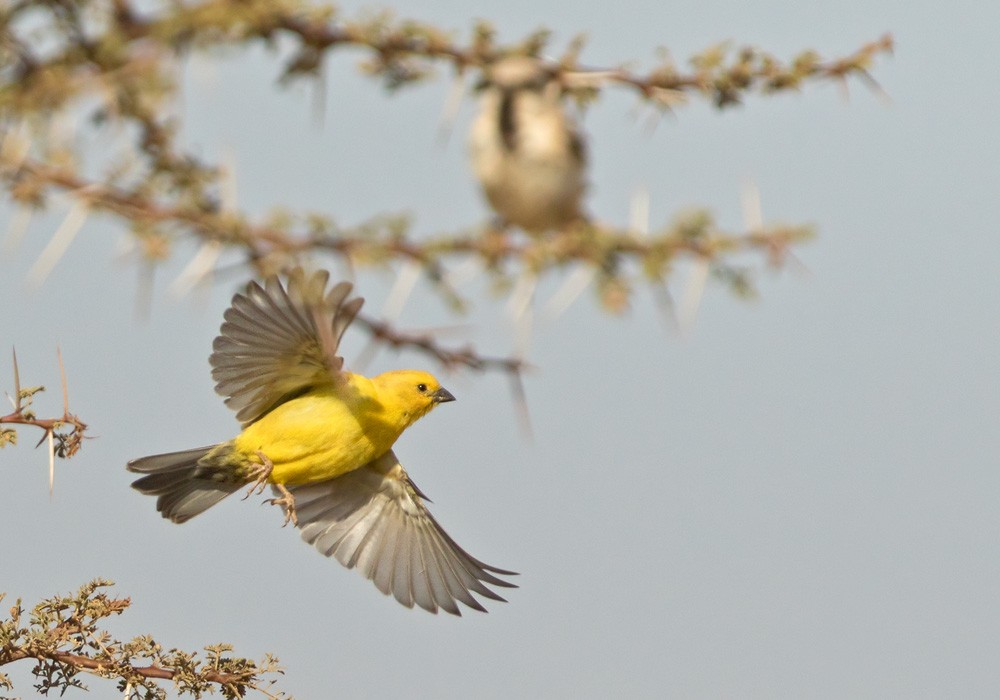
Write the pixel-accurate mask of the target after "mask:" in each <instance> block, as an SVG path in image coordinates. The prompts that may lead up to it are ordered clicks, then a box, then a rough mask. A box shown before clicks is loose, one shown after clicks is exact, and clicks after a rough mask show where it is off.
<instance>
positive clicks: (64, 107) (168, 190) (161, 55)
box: [0, 0, 892, 368]
mask: <svg viewBox="0 0 1000 700" xmlns="http://www.w3.org/2000/svg"><path fill="white" fill-rule="evenodd" d="M548 41H549V36H548V33H547V32H545V31H539V32H536V33H534V34H532V35H530V36H529V37H527V38H525V39H524V40H523V41H520V42H517V43H514V44H508V45H504V44H501V43H499V42H498V41H497V38H496V34H495V31H494V30H493V28H492V27H491V26H490V25H489V24H488V23H485V22H480V23H478V24H477V25H475V27H474V28H473V30H472V34H471V37H470V38H469V39H468V40H467V41H464V42H463V41H459V40H456V39H455V37H454V35H453V34H452V33H451V32H448V31H446V30H443V29H441V28H438V27H436V26H433V25H430V24H426V23H422V22H419V21H414V20H404V19H396V18H395V17H393V16H392V15H391V14H389V13H382V14H376V15H372V14H368V15H366V16H362V17H359V18H351V17H346V16H344V15H342V14H341V13H339V12H338V11H337V10H336V9H334V8H333V7H331V6H324V5H317V4H315V3H312V2H309V1H308V0H200V1H196V0H192V1H188V2H163V3H159V4H157V5H155V6H154V9H150V8H149V4H144V5H143V9H142V10H140V9H139V3H137V2H134V1H133V0H71V1H67V0H20V1H19V2H14V3H9V4H8V5H7V6H6V7H5V8H3V9H0V137H2V143H0V186H2V187H3V188H4V189H6V191H7V193H8V195H9V196H10V198H11V200H12V201H13V202H14V203H15V204H16V205H18V206H20V207H22V208H24V209H25V210H40V209H46V208H49V207H51V206H53V204H54V199H55V201H56V202H58V199H60V198H61V199H63V200H65V199H67V198H68V199H69V200H70V201H71V202H72V203H73V204H72V206H71V207H70V208H69V213H68V214H67V216H66V220H65V221H64V223H63V226H61V227H60V228H59V231H57V232H56V236H54V237H53V241H52V244H50V246H49V248H48V249H47V250H48V251H49V257H50V258H51V259H50V260H47V261H46V262H47V264H46V265H39V269H40V270H42V271H44V270H46V269H50V268H51V265H52V264H54V260H56V259H58V256H59V255H60V254H61V251H63V250H65V248H66V247H67V246H68V242H69V240H71V238H72V236H74V235H75V234H76V232H77V231H79V229H80V227H81V226H82V223H83V221H84V219H85V218H86V217H87V216H88V215H90V214H92V213H100V214H103V215H109V216H111V217H113V218H115V219H118V220H119V221H121V222H123V223H125V224H126V225H127V226H128V227H129V229H130V231H131V233H132V234H133V240H134V241H135V243H136V249H137V251H138V252H139V254H140V255H141V257H142V258H143V259H144V260H145V261H146V262H147V263H148V264H150V265H155V264H157V263H158V262H160V261H162V260H164V259H166V258H167V257H169V256H170V254H171V250H172V248H173V247H174V246H175V245H176V244H178V243H180V242H183V241H191V240H194V241H197V242H198V243H199V244H200V248H199V253H198V254H197V255H196V257H195V259H194V260H192V264H191V266H190V267H192V268H193V269H194V276H195V277H198V276H200V277H207V276H208V275H209V274H211V273H212V272H213V271H215V270H217V269H218V266H219V259H220V256H221V255H222V254H223V253H225V252H228V253H231V254H232V253H235V254H236V255H237V257H238V258H239V259H240V260H241V261H242V263H243V264H248V265H250V266H251V267H252V268H254V269H255V271H256V272H257V273H259V274H261V275H266V274H270V273H273V272H276V271H279V270H283V269H284V270H287V269H289V268H291V267H293V266H296V265H303V264H305V265H307V266H308V265H310V264H315V263H316V260H315V259H316V258H317V257H321V256H325V257H331V258H334V259H336V260H339V261H342V262H344V263H346V264H347V265H348V266H350V267H353V266H358V265H374V266H386V265H390V264H393V263H413V264H417V265H419V267H420V269H421V270H422V272H423V274H424V276H425V278H426V279H427V280H428V281H429V282H430V284H431V285H432V286H433V287H434V289H436V290H437V291H438V292H439V293H440V294H441V295H442V297H443V298H444V299H445V300H446V301H448V302H450V303H452V305H454V306H455V307H457V308H461V306H462V300H461V298H460V297H459V296H458V294H457V292H456V291H455V290H454V289H452V288H451V287H450V286H449V284H448V277H449V275H448V269H449V266H450V265H452V264H455V263H457V262H460V261H464V260H469V259H471V260H475V261H477V262H478V263H480V264H481V266H482V268H483V269H484V270H486V271H487V273H488V274H490V275H491V276H492V277H493V278H494V282H496V283H497V284H496V285H495V286H497V287H499V288H504V287H510V286H511V285H512V284H513V281H514V280H516V279H520V278H522V277H523V276H525V275H530V276H533V277H538V276H541V275H543V274H545V273H550V272H551V273H556V272H558V271H561V270H564V269H568V268H580V267H583V268H589V269H591V270H592V271H593V279H594V280H596V287H597V290H598V293H599V297H600V299H601V301H602V302H603V303H604V305H605V306H606V307H608V308H611V309H615V310H618V309H621V308H623V307H624V306H625V305H626V304H627V302H628V299H629V295H630V293H631V289H632V288H633V287H634V286H635V283H636V280H639V281H640V283H648V284H650V285H661V284H662V283H663V281H664V280H665V279H666V278H667V277H668V276H669V274H670V272H671V270H672V268H673V266H674V263H675V261H676V259H677V258H678V257H679V256H690V257H692V258H694V259H695V260H696V261H698V263H699V264H707V265H710V266H711V267H712V269H713V270H714V271H715V273H716V278H717V279H719V280H722V281H724V282H725V283H726V284H727V285H728V286H729V287H730V288H731V289H732V290H733V291H735V292H737V293H748V292H751V291H752V276H751V274H750V272H749V270H747V269H745V268H741V267H739V266H737V265H736V264H735V263H734V262H733V261H732V260H733V258H734V256H735V255H737V254H739V253H741V252H754V253H758V254H760V253H763V254H764V255H765V257H766V259H767V260H768V261H770V262H771V263H772V264H775V265H779V264H781V262H782V260H783V259H784V253H785V251H787V250H788V248H789V247H790V246H791V245H793V244H796V243H799V242H801V241H803V240H805V239H806V238H808V237H809V236H810V234H811V229H810V228H809V227H808V226H787V227H782V226H760V227H758V228H756V229H754V230H750V231H746V232H737V233H731V232H726V231H721V230H719V229H718V227H716V226H715V225H714V223H713V222H712V220H711V217H709V216H708V215H707V214H704V213H697V214H693V215H689V216H686V217H679V218H678V219H677V220H676V221H675V222H674V223H672V224H669V225H667V226H665V227H663V228H662V229H661V230H659V231H655V232H653V233H650V234H648V235H641V234H639V233H637V232H635V231H631V230H628V229H623V228H620V227H616V226H613V225H609V224H605V223H598V222H590V223H588V224H586V225H582V226H577V227H575V228H570V229H567V230H564V231H558V232H554V233H553V234H552V235H549V236H546V237H544V238H542V239H525V238H524V237H521V236H519V235H516V234H513V233H510V232H508V231H499V230H496V229H495V228H494V227H492V226H489V225H486V226H476V227H470V228H468V229H467V230H462V231H458V232H455V233H445V234H437V235H429V234H426V233H424V232H419V231H414V229H413V226H412V225H411V224H410V222H409V221H408V220H406V219H405V218H404V217H399V216H396V217H393V216H384V215H383V216H376V217H373V218H371V219H370V220H369V221H368V222H365V223H362V224H361V225H358V226H353V227H343V226H339V225H337V224H335V223H334V222H333V220H332V219H331V218H330V217H328V216H326V215H323V214H314V213H302V214H291V213H288V212H284V211H275V212H274V213H272V214H271V215H269V216H266V217H263V218H261V219H259V220H252V219H251V218H250V217H249V216H248V215H246V214H244V213H243V212H241V211H239V210H237V209H236V208H235V207H234V206H229V204H228V203H227V202H226V201H225V196H224V194H223V192H224V189H225V187H224V185H225V177H226V175H225V173H224V172H223V170H222V169H220V168H218V167H216V166H214V165H212V164H210V163H205V162H203V161H202V160H201V159H200V158H198V157H196V156H195V155H193V154H192V152H191V151H190V150H189V149H188V148H187V147H186V146H184V145H183V144H180V143H179V138H178V126H179V122H178V119H177V117H176V102H177V96H178V85H177V82H178V75H179V73H180V71H179V68H180V66H181V65H182V63H183V62H184V61H185V59H186V57H187V56H188V55H189V54H190V53H191V52H192V51H195V50H197V51H211V50H213V49H219V48H230V49H231V48H233V47H248V46H251V45H254V44H258V43H261V42H262V43H264V44H265V45H266V46H268V47H272V48H275V49H276V51H275V53H276V54H277V56H278V60H279V61H281V62H282V64H283V65H282V72H281V79H282V80H283V81H287V80H291V79H296V78H312V79H316V80H323V73H322V70H323V64H324V61H325V60H326V57H327V56H328V53H329V52H330V51H332V50H335V49H339V48H345V47H353V48H355V49H357V50H360V51H362V52H364V53H365V55H366V56H367V59H366V61H365V63H364V64H363V66H362V67H363V70H365V71H366V72H368V73H369V74H371V75H372V76H374V77H378V78H380V79H381V80H382V81H383V83H384V84H385V85H386V86H387V87H389V88H398V87H401V86H404V85H409V84H413V83H415V82H417V81H419V80H422V79H425V78H428V77H429V76H431V75H432V73H433V69H434V68H435V67H439V66H445V67H447V68H450V69H451V70H452V71H453V72H454V74H455V75H456V76H458V77H459V78H460V79H463V78H464V76H465V75H467V74H468V73H478V72H479V71H480V70H482V69H483V68H484V67H487V66H489V65H490V64H491V63H492V62H494V61H495V60H497V59H498V58H500V57H502V56H505V55H509V54H512V53H523V54H530V55H536V56H539V55H542V54H543V52H544V51H545V50H546V48H547V46H548ZM582 49H583V42H582V41H581V40H576V41H573V42H571V43H570V45H569V46H568V48H567V49H566V50H565V51H564V52H563V53H562V55H561V56H560V57H559V58H558V59H555V60H553V61H551V68H552V71H553V74H554V75H555V76H556V77H557V78H558V79H559V80H560V81H561V82H562V84H563V87H564V89H565V91H566V93H567V94H568V96H569V97H571V98H573V99H575V100H576V101H577V102H579V103H580V104H581V105H583V104H587V103H589V102H591V101H593V100H594V99H596V97H597V96H598V95H599V91H600V89H602V88H605V87H608V86H617V87H620V88H624V89H629V90H632V91H634V92H635V93H636V95H637V96H638V97H639V98H640V99H641V100H643V101H645V102H647V103H649V104H651V105H652V106H654V107H656V108H659V109H672V108H674V107H675V106H677V105H678V104H680V103H681V102H683V101H684V100H685V99H686V98H687V97H689V96H690V97H699V98H704V99H709V100H711V101H712V102H713V103H714V104H716V105H717V106H719V107H720V108H721V107H726V106H731V105H734V104H738V103H740V102H741V101H742V100H743V99H744V97H745V96H747V95H748V94H751V93H754V92H758V93H765V94H769V93H776V92H781V91H786V90H795V89H799V88H801V87H802V86H803V85H805V84H806V83H809V82H816V81H822V80H836V81H840V82H844V81H846V80H848V79H849V78H853V77H856V78H859V79H860V80H862V81H864V82H866V83H867V84H869V85H870V86H872V87H874V88H876V89H877V85H876V84H875V82H874V80H873V79H872V77H871V73H870V71H871V69H872V66H873V65H874V62H875V61H876V59H877V58H879V57H880V56H881V55H884V54H886V53H888V52H890V51H891V50H892V38H891V37H890V36H888V35H886V36H883V37H881V38H880V39H878V40H876V41H873V42H871V43H868V44H866V45H864V46H862V47H860V48H859V49H858V50H856V51H854V52H853V53H851V54H849V55H847V56H844V57H841V58H835V59H823V58H822V57H820V56H819V55H818V54H817V53H816V52H814V51H804V52H802V53H801V54H800V55H798V56H796V57H794V58H793V59H791V60H790V61H787V62H785V61H781V60H778V59H777V58H775V57H773V56H771V55H769V54H767V53H766V52H763V51H761V50H759V49H756V48H751V47H744V48H738V49H736V48H733V47H731V46H730V45H727V44H723V45H719V46H714V47H710V48H709V49H707V50H705V51H703V52H702V53H700V54H699V55H696V56H694V57H693V58H692V59H691V60H690V61H689V65H688V67H686V68H685V67H681V66H678V65H677V64H675V63H674V62H673V60H672V59H671V58H669V56H666V55H665V54H664V55H663V57H662V58H661V59H660V61H659V63H658V64H657V65H655V66H654V67H653V68H651V69H650V70H649V71H647V72H637V71H633V70H629V69H626V68H623V67H610V68H595V67H587V66H584V65H583V64H582V63H581V61H580V55H581V53H582ZM83 116H88V117H89V119H90V122H91V123H92V124H93V125H94V126H95V127H96V128H98V129H100V128H107V127H112V128H115V129H117V130H118V131H119V133H125V134H129V135H132V136H134V141H135V142H134V143H132V144H130V145H129V146H128V147H127V148H125V149H124V152H123V153H121V154H119V155H111V154H112V153H113V151H112V150H111V149H108V150H107V151H105V152H102V153H100V154H94V153H82V152H81V151H80V149H79V148H77V147H76V145H75V144H76V141H75V140H74V138H73V134H72V133H68V132H67V129H66V128H65V122H66V121H67V120H69V121H70V122H76V121H79V119H80V117H83ZM57 238H59V239H60V240H59V241H57V240H56V239H57ZM57 243H58V245H57ZM40 262H41V261H40ZM195 263H197V264H195ZM368 330H369V331H370V332H372V333H373V337H375V338H376V339H379V340H384V341H388V342H391V343H392V344H395V345H403V346H411V347H415V348H416V349H422V350H423V351H425V352H430V353H431V354H432V355H434V356H436V357H437V358H438V359H439V360H441V361H442V362H444V363H446V364H461V365H465V366H469V367H479V368H483V367H489V368H505V367H506V368H510V367H513V366H514V365H512V364H511V361H506V360H505V361H500V362H493V361H484V359H485V358H481V357H479V356H478V355H477V354H476V353H475V352H473V351H459V352H450V351H443V350H440V349H439V348H437V346H436V345H434V344H433V342H429V341H428V339H427V338H424V337H422V336H421V337H419V338H417V337H414V336H413V335H412V334H399V333H395V334H392V333H388V332H387V331H386V329H385V328H383V327H382V326H380V325H378V324H374V323H373V324H369V325H368Z"/></svg>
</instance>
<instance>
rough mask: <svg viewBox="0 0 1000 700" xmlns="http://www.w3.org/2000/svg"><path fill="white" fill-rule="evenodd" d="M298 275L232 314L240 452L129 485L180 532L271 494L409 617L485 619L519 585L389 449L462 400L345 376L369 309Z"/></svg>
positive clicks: (409, 382) (315, 540)
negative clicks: (240, 497) (449, 519)
mask: <svg viewBox="0 0 1000 700" xmlns="http://www.w3.org/2000/svg"><path fill="white" fill-rule="evenodd" d="M328 281H329V275H328V274H327V273H326V272H316V273H313V274H311V275H307V274H306V273H304V272H303V271H302V270H301V269H296V270H294V271H293V272H292V273H291V274H290V275H289V276H288V280H287V285H285V284H282V282H281V280H279V278H278V277H276V276H272V277H270V278H268V279H267V280H266V282H265V283H264V285H260V284H258V283H257V282H251V283H250V284H249V285H248V286H247V288H246V291H244V292H242V293H239V294H236V295H235V296H234V297H233V301H232V303H231V305H230V307H229V308H228V309H227V310H226V312H225V315H224V321H223V324H222V328H221V330H220V333H219V336H218V337H217V338H216V339H215V342H214V343H213V345H212V349H213V352H212V355H211V357H210V358H209V362H210V363H211V366H212V378H213V379H214V380H215V381H216V385H215V390H216V391H217V392H218V393H219V394H220V395H222V396H224V397H225V403H226V405H227V406H229V407H230V408H232V409H233V410H234V411H236V417H237V419H238V420H239V421H240V423H241V424H242V432H240V434H239V435H237V436H236V437H235V438H233V439H232V440H228V441H226V442H222V443H219V444H217V445H210V446H208V447H199V448H195V449H191V450H184V451H182V452H170V453H167V454H159V455H151V456H149V457H141V458H139V459H135V460H132V461H131V462H129V463H128V470H129V471H132V472H138V473H140V474H144V475H145V476H143V477H141V478H140V479H137V480H136V481H135V482H133V484H132V486H133V487H134V488H135V489H136V490H138V491H140V492H141V493H144V494H149V495H152V496H156V497H157V499H156V509H157V510H158V511H159V512H160V513H161V514H162V515H163V517H164V518H167V519H169V520H172V521H173V522H175V523H183V522H185V521H187V520H189V519H191V518H193V517H194V516H196V515H198V514H199V513H201V512H203V511H205V510H207V509H208V508H210V507H211V506H213V505H215V504H216V503H218V502H219V501H221V500H222V499H224V498H225V497H226V496H228V495H230V494H232V493H234V492H236V491H238V490H240V489H242V488H247V487H249V490H248V491H247V496H249V495H251V494H252V493H254V492H259V491H262V490H263V489H264V488H265V486H266V485H270V486H271V488H272V491H273V492H274V495H275V497H274V498H272V499H271V500H270V501H269V502H270V503H273V504H276V505H280V506H282V507H283V508H284V511H285V523H286V524H287V523H288V522H292V523H293V524H294V525H295V526H296V527H298V528H299V529H300V530H301V531H302V538H303V539H304V540H305V541H306V542H308V543H309V544H312V545H314V546H315V547H316V549H318V550H319V551H320V552H321V553H322V554H324V555H325V556H328V557H329V556H333V557H336V558H337V560H338V561H339V562H340V563H341V564H343V565H344V566H346V567H347V568H356V569H358V571H360V572H361V573H362V574H363V575H364V576H365V577H367V578H368V579H371V580H372V581H373V582H374V583H375V586H376V587H377V588H378V589H379V590H380V591H382V593H384V594H387V595H388V594H390V593H391V594H392V595H393V596H394V597H395V598H396V600H398V601H399V602H400V603H402V604H403V605H405V606H406V607H408V608H412V607H413V606H414V604H416V605H418V606H420V607H421V608H423V609H425V610H428V611H430V612H432V613H436V612H437V611H438V610H439V609H440V610H444V611H445V612H448V613H451V614H454V615H460V614H461V611H460V609H459V606H458V603H459V602H461V603H463V604H465V605H467V606H468V607H470V608H472V609H474V610H479V611H483V612H485V608H484V607H483V605H482V604H481V603H480V602H479V601H478V600H477V599H476V598H475V597H474V596H473V594H477V595H479V596H482V597H484V598H489V599H491V600H498V601H503V600H504V599H503V598H502V597H500V596H499V595H498V594H497V593H496V592H495V591H494V590H492V588H490V586H493V587H505V588H516V586H515V585H514V584H513V583H511V582H510V581H507V580H505V579H504V578H501V577H503V576H513V575H516V573H515V572H513V571H505V570H503V569H498V568H496V567H493V566H490V565H488V564H485V563H483V562H481V561H479V560H478V559H476V558H474V557H472V556H470V555H469V554H468V553H467V552H465V551H464V550H463V549H462V548H461V547H459V546H458V544H456V543H455V541H454V540H453V539H452V538H451V537H450V536H449V535H448V534H447V533H446V532H445V531H444V530H443V529H442V528H441V526H440V525H439V524H438V522H437V520H435V519H434V516H432V515H431V513H430V512H429V511H428V510H427V507H426V505H425V501H426V500H427V497H426V496H425V495H424V494H423V492H421V491H420V489H419V488H417V486H416V484H414V483H413V481H412V480H411V479H410V477H409V475H408V474H407V473H406V471H405V470H404V469H403V466H402V465H401V464H400V463H399V460H398V459H397V457H396V455H395V453H394V452H393V450H392V447H393V445H394V444H395V442H396V440H397V438H399V436H400V435H401V434H402V433H403V431H404V430H406V429H407V428H408V427H410V426H411V425H413V423H415V422H416V421H417V420H418V419H419V418H421V417H422V416H424V415H426V414H427V413H428V412H429V411H430V410H431V409H433V408H434V407H435V406H437V405H438V404H441V403H445V402H448V401H454V400H455V397H454V396H452V395H451V393H450V392H448V390H447V389H445V388H444V387H442V386H441V384H440V383H439V382H438V380H437V379H436V378H435V377H434V376H433V375H431V374H429V373H427V372H421V371H417V370H396V371H391V372H385V373H383V374H380V375H378V376H375V377H371V378H368V377H365V376H362V375H360V374H353V373H351V372H348V371H346V370H345V369H344V359H343V357H341V356H340V355H339V354H338V346H339V344H340V339H341V337H342V336H343V334H344V331H345V330H347V327H348V326H349V325H350V324H351V322H352V321H353V320H354V317H355V316H356V315H357V313H358V311H359V310H360V309H361V306H362V304H363V303H364V300H363V299H362V298H360V297H355V298H348V297H349V296H350V293H351V284H350V283H348V282H341V283H339V284H336V285H334V286H333V287H332V288H331V289H330V290H329V291H327V283H328Z"/></svg>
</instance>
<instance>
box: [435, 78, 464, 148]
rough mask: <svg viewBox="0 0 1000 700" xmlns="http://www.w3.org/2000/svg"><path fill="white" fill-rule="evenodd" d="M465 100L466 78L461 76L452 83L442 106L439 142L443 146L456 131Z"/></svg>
mask: <svg viewBox="0 0 1000 700" xmlns="http://www.w3.org/2000/svg"><path fill="white" fill-rule="evenodd" d="M464 98H465V76H463V75H461V74H459V75H456V76H455V79H454V80H453V81H452V82H451V89H449V90H448V96H447V97H445V100H444V104H443V105H442V106H441V117H440V119H439V122H438V135H437V141H438V144H440V145H441V146H445V145H446V144H447V143H448V139H449V138H451V132H452V131H454V129H453V127H454V126H455V119H456V118H457V117H458V110H459V109H461V108H462V100H463V99H464Z"/></svg>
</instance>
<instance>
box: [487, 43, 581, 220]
mask: <svg viewBox="0 0 1000 700" xmlns="http://www.w3.org/2000/svg"><path fill="white" fill-rule="evenodd" d="M482 89H483V94H482V98H481V106H480V111H479V115H478V116H477V117H476V119H475V121H474V122H473V124H472V130H471V132H470V134H469V154H470V157H471V161H472V169H473V171H474V172H475V175H476V178H477V179H478V180H479V184H480V186H481V187H482V190H483V194H484V195H485V196H486V199H487V200H488V201H489V203H490V206H491V207H492V208H493V210H494V211H495V212H496V213H497V214H498V215H499V216H500V218H501V219H502V220H503V222H504V223H505V224H513V225H515V226H519V227H521V228H522V229H524V230H525V231H527V232H528V233H532V234H539V233H543V232H545V231H547V230H550V229H558V228H562V227H564V226H566V225H567V224H570V223H572V222H574V221H579V220H582V219H584V214H583V212H582V211H581V201H580V200H581V199H582V197H583V193H584V191H585V190H586V186H587V184H586V175H585V169H586V160H587V157H586V144H585V143H584V140H583V137H582V135H581V134H580V132H579V130H578V129H577V126H576V124H574V122H573V120H572V119H570V117H569V116H567V114H566V112H565V111H564V110H563V106H562V94H561V92H562V91H561V87H560V85H559V83H558V81H556V80H555V75H554V74H553V72H552V70H551V69H550V68H549V67H547V66H546V65H545V64H544V63H543V62H542V61H541V60H539V59H537V58H532V57H529V56H511V57H507V58H504V59H501V60H499V61H497V62H496V63H494V64H493V65H492V66H490V67H489V68H487V69H486V71H485V74H484V79H483V82H482Z"/></svg>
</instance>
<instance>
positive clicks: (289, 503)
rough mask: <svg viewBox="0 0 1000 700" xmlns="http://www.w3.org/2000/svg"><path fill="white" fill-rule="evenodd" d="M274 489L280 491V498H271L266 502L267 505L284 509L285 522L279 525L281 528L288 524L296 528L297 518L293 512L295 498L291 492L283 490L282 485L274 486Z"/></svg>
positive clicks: (296, 514) (283, 486)
mask: <svg viewBox="0 0 1000 700" xmlns="http://www.w3.org/2000/svg"><path fill="white" fill-rule="evenodd" d="M274 487H275V488H276V489H278V490H279V491H281V497H280V498H271V499H269V500H268V501H267V503H268V504H270V505H272V506H281V507H282V508H284V509H285V522H284V523H282V524H281V527H285V526H286V525H288V523H291V524H292V525H293V526H296V527H297V526H298V524H299V516H298V513H296V512H295V496H293V495H292V492H291V491H289V490H288V489H286V488H285V485H284V484H275V485H274Z"/></svg>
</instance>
